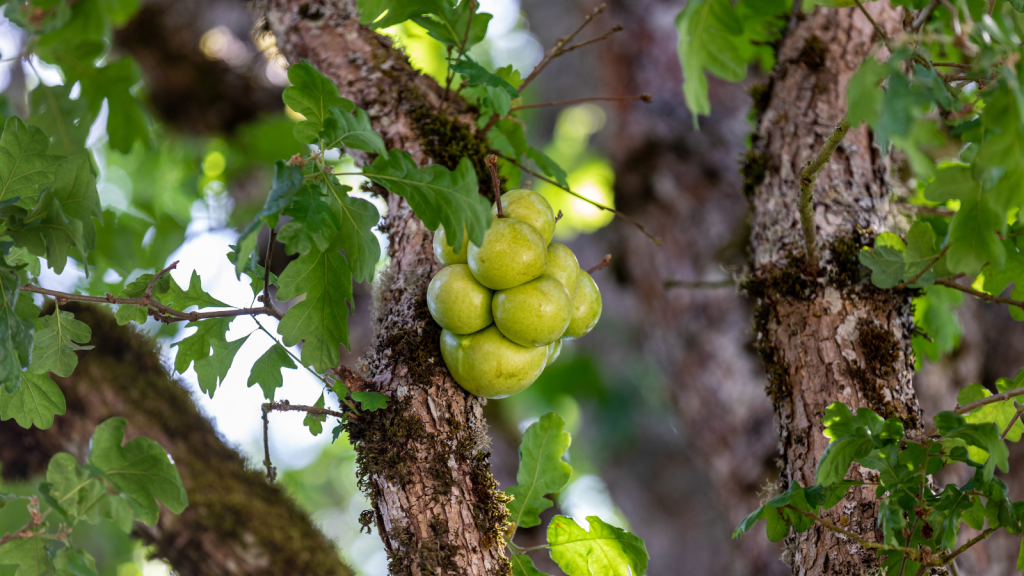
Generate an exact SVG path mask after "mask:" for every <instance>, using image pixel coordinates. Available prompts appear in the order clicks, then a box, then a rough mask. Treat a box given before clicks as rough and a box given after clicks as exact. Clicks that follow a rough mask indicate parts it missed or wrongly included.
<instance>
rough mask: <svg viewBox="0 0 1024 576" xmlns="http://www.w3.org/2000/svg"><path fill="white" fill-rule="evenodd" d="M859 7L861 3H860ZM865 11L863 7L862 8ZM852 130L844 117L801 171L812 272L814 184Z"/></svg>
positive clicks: (814, 262) (815, 239) (803, 222)
mask: <svg viewBox="0 0 1024 576" xmlns="http://www.w3.org/2000/svg"><path fill="white" fill-rule="evenodd" d="M858 5H859V3H858ZM861 9H863V6H862V7H861ZM849 129H850V121H849V120H847V119H846V117H845V116H843V119H842V120H840V121H839V125H838V126H836V127H835V128H834V129H833V130H832V134H831V135H830V136H829V137H828V140H826V141H825V145H824V146H822V147H821V150H819V151H818V154H817V155H816V156H815V157H814V159H812V160H811V161H810V162H808V163H807V164H806V165H805V166H804V168H803V170H801V171H800V225H801V226H802V227H803V230H804V248H805V250H806V251H807V263H808V264H809V265H810V267H811V269H812V270H817V269H818V232H817V229H816V228H815V226H814V205H813V203H812V202H811V200H812V199H813V194H814V183H815V182H816V181H817V180H818V173H820V172H821V169H822V168H823V167H824V166H825V164H827V163H828V161H829V160H831V159H832V153H833V152H835V151H836V148H837V147H839V143H840V142H842V140H843V137H845V136H846V132H847V131H848V130H849Z"/></svg>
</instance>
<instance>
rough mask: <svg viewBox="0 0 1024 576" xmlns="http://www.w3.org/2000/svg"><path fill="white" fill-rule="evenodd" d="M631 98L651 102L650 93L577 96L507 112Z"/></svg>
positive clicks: (524, 106)
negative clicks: (591, 96) (573, 98)
mask: <svg viewBox="0 0 1024 576" xmlns="http://www.w3.org/2000/svg"><path fill="white" fill-rule="evenodd" d="M633 100H639V101H641V102H647V103H648V104H650V103H651V95H650V94H646V93H645V94H641V95H639V96H595V97H593V98H577V99H575V100H561V101H559V102H544V103H542V104H526V105H523V106H514V107H512V108H510V109H509V113H510V114H511V113H512V112H516V111H517V110H526V109H527V108H546V107H548V106H567V105H569V104H579V103H580V102H631V101H633Z"/></svg>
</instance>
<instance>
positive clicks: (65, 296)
mask: <svg viewBox="0 0 1024 576" xmlns="http://www.w3.org/2000/svg"><path fill="white" fill-rule="evenodd" d="M175 264H176V263H175ZM154 279H155V277H154ZM150 287H152V285H151V286H150ZM20 290H21V291H22V292H31V293H33V294H43V295H44V296H51V297H53V299H54V300H56V301H57V303H58V304H59V305H61V306H63V305H64V304H67V303H68V302H99V303H103V304H121V305H130V306H142V307H144V308H149V312H150V314H151V315H152V316H153V317H154V318H156V319H157V320H160V321H161V322H163V323H165V324H170V323H172V322H197V321H199V320H205V319H206V318H226V317H231V316H256V315H259V314H267V315H269V316H273V317H274V318H277V319H278V320H280V319H281V318H282V317H283V314H281V312H280V311H279V310H277V309H276V308H274V307H273V306H267V305H266V304H264V305H263V306H260V307H258V308H234V309H232V310H215V311H213V312H182V311H180V310H175V309H174V308H171V307H169V306H164V305H163V304H160V303H159V302H155V301H153V300H152V295H150V297H149V298H148V300H149V301H148V302H147V298H146V296H143V297H142V298H116V297H114V295H113V294H110V293H108V294H107V295H106V296H86V295H84V294H71V293H69V292H60V291H57V290H50V289H47V288H40V287H39V286H33V285H32V284H25V285H23V286H21V288H20ZM148 290H149V289H148V288H147V291H148Z"/></svg>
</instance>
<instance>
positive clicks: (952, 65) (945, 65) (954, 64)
mask: <svg viewBox="0 0 1024 576" xmlns="http://www.w3.org/2000/svg"><path fill="white" fill-rule="evenodd" d="M932 66H941V67H943V68H964V69H969V68H970V67H971V65H970V64H961V63H959V62H932Z"/></svg>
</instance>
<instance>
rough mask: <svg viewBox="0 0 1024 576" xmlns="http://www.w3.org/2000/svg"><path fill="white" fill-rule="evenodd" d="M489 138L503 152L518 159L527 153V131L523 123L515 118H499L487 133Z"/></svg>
mask: <svg viewBox="0 0 1024 576" xmlns="http://www.w3.org/2000/svg"><path fill="white" fill-rule="evenodd" d="M487 140H488V141H489V142H490V143H491V145H492V146H494V147H495V148H497V149H498V150H499V151H500V152H501V153H502V154H504V155H505V156H508V157H509V158H514V159H516V160H517V161H518V160H519V159H520V158H521V157H522V156H523V154H526V150H527V149H528V148H529V145H528V144H527V143H526V132H525V131H524V130H523V124H522V123H521V122H517V121H515V120H509V119H505V120H498V122H497V123H496V124H495V125H494V127H493V128H491V131H490V132H488V134H487Z"/></svg>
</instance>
